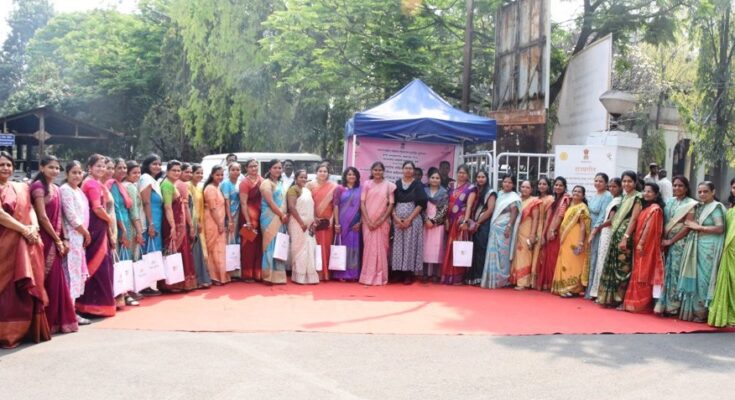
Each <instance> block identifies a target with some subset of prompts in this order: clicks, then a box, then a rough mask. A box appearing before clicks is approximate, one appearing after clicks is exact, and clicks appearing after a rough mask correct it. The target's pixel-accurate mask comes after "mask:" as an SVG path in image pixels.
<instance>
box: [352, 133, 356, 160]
mask: <svg viewBox="0 0 735 400" xmlns="http://www.w3.org/2000/svg"><path fill="white" fill-rule="evenodd" d="M356 153H357V134H353V135H352V166H353V167H354V166H355V165H357V162H355V155H356Z"/></svg>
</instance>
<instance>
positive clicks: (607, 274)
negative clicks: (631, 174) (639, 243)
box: [597, 192, 641, 306]
mask: <svg viewBox="0 0 735 400" xmlns="http://www.w3.org/2000/svg"><path fill="white" fill-rule="evenodd" d="M640 202H641V195H640V193H638V192H634V193H632V194H630V195H628V196H626V197H624V198H623V199H622V200H621V203H620V206H619V207H618V212H617V213H616V214H615V218H614V219H613V222H612V227H611V228H612V238H611V241H610V249H609V251H608V256H607V261H606V262H605V266H604V268H603V269H602V275H601V276H600V288H599V289H598V293H597V302H598V303H599V304H602V305H606V306H617V305H619V304H620V303H622V302H623V299H624V298H625V292H626V291H627V290H628V281H629V280H630V274H631V272H632V270H633V246H634V244H633V236H631V237H629V238H627V239H626V251H622V250H620V248H619V247H618V245H619V244H620V243H621V242H622V241H623V239H624V235H625V231H626V230H627V229H628V225H629V224H630V219H631V216H632V214H633V209H634V208H635V205H636V204H640ZM633 223H635V222H633Z"/></svg>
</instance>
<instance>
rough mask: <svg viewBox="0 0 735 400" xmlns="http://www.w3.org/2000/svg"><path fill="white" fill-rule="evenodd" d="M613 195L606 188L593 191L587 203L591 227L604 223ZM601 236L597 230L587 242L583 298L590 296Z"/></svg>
mask: <svg viewBox="0 0 735 400" xmlns="http://www.w3.org/2000/svg"><path fill="white" fill-rule="evenodd" d="M612 200H613V197H612V194H610V192H608V191H607V190H606V191H605V192H603V193H602V194H597V193H595V195H594V196H592V197H591V198H590V199H589V200H588V202H587V204H588V207H589V210H590V219H591V220H592V222H591V224H592V229H595V228H597V227H599V226H600V225H602V224H603V223H605V220H606V219H607V212H606V211H607V207H608V205H610V203H611V202H612ZM601 236H602V232H601V231H600V232H598V233H597V235H595V237H594V238H593V239H592V242H591V243H590V244H589V257H588V260H587V263H588V266H587V269H588V271H589V276H588V278H587V281H588V282H589V284H588V285H587V290H586V291H585V298H587V299H589V298H590V297H591V296H590V290H591V287H592V282H594V280H595V269H596V267H597V257H598V254H599V253H600V237H601Z"/></svg>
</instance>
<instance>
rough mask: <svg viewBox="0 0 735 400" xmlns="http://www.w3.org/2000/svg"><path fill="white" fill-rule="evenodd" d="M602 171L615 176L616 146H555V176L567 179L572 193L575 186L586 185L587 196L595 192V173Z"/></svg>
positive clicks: (568, 187)
mask: <svg viewBox="0 0 735 400" xmlns="http://www.w3.org/2000/svg"><path fill="white" fill-rule="evenodd" d="M600 172H604V173H606V174H607V175H608V176H609V177H611V178H612V177H613V176H615V147H610V146H555V147H554V176H563V177H564V178H565V179H566V180H567V189H568V191H569V192H570V193H571V192H572V188H574V187H575V186H577V185H579V186H584V189H585V190H586V193H587V197H590V196H592V195H594V194H595V185H594V180H595V175H597V174H598V173H600Z"/></svg>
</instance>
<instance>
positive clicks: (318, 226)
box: [314, 218, 329, 231]
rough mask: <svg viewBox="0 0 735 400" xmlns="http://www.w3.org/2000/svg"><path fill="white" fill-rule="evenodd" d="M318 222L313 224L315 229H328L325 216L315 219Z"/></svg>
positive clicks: (327, 221)
mask: <svg viewBox="0 0 735 400" xmlns="http://www.w3.org/2000/svg"><path fill="white" fill-rule="evenodd" d="M317 221H318V222H317V223H316V225H315V226H314V230H315V231H323V230H326V229H329V220H328V219H326V218H320V219H318V220H317Z"/></svg>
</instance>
